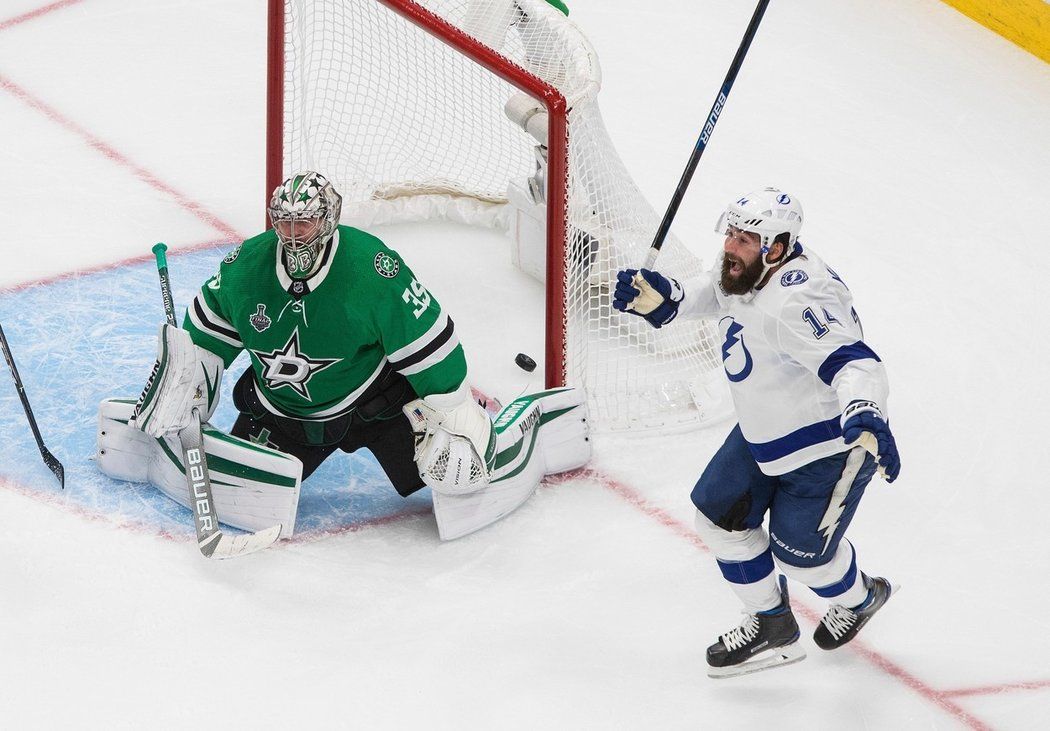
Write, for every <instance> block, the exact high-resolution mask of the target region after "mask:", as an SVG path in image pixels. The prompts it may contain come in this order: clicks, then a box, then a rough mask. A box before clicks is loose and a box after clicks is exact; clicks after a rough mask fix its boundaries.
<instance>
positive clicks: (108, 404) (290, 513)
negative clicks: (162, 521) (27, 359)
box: [97, 399, 303, 538]
mask: <svg viewBox="0 0 1050 731" xmlns="http://www.w3.org/2000/svg"><path fill="white" fill-rule="evenodd" d="M134 409H135V401H134V400H133V399H106V400H104V401H102V402H101V403H100V404H99V427H98V455H97V457H98V465H99V469H100V470H101V471H102V472H103V473H104V474H106V475H108V476H110V477H112V478H114V479H117V480H126V481H128V482H150V483H152V484H153V485H155V486H156V487H157V488H158V489H159V490H160V491H161V492H163V493H164V494H165V495H167V496H168V497H170V498H171V499H172V500H174V501H175V502H177V503H179V504H180V505H182V506H184V507H186V508H189V507H190V495H189V489H188V488H187V486H186V477H185V473H184V471H183V467H182V447H181V446H180V444H179V440H178V437H177V436H176V435H174V434H173V435H170V436H167V437H164V438H162V439H153V438H152V437H150V436H148V435H146V434H144V433H143V432H141V431H139V430H138V429H136V428H135V427H133V426H129V425H128V420H129V419H130V418H131V415H132V413H133V412H134ZM203 436H204V451H205V454H206V455H207V458H208V469H209V472H210V473H211V480H212V497H213V499H214V503H215V512H216V514H217V515H218V517H219V521H220V522H222V523H225V524H226V525H230V526H233V527H234V528H240V529H241V530H247V531H258V530H262V529H265V528H270V527H272V526H273V525H275V524H277V523H280V524H281V526H282V529H281V537H282V538H288V537H290V536H291V535H292V534H293V532H294V530H295V516H296V513H297V511H298V508H299V489H300V485H301V482H302V470H303V466H302V463H301V462H300V461H299V459H298V458H297V457H293V456H292V455H289V454H284V453H282V452H279V451H277V450H275V449H270V448H267V447H264V446H262V445H258V444H253V443H251V442H249V441H247V440H244V439H238V438H237V437H232V436H229V435H228V434H224V433H223V432H220V431H218V430H217V429H214V428H212V427H211V426H209V425H207V424H205V425H204V428H203Z"/></svg>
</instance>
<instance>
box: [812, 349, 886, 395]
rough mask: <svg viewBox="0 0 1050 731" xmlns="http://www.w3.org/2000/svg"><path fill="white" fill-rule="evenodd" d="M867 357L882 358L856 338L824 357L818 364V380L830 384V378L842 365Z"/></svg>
mask: <svg viewBox="0 0 1050 731" xmlns="http://www.w3.org/2000/svg"><path fill="white" fill-rule="evenodd" d="M867 358H872V359H874V360H877V361H880V362H881V360H882V359H881V358H879V356H877V355H876V354H875V351H874V350H872V349H871V348H869V347H868V346H867V345H865V344H864V341H863V340H858V341H857V342H855V343H853V345H843V346H842V347H841V348H839V349H838V350H836V351H835V352H834V353H832V354H831V355H829V356H828V357H827V358H825V359H824V362H823V363H821V364H820V368H818V369H817V375H818V376H819V377H820V380H822V381H824V383H826V384H828V385H829V386H830V385H831V382H832V380H834V378H835V376H836V375H837V374H838V372H839V371H841V370H842V367H843V366H844V365H846V364H847V363H849V362H851V361H854V360H865V359H867Z"/></svg>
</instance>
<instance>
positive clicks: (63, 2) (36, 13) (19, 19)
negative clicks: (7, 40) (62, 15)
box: [0, 0, 83, 31]
mask: <svg viewBox="0 0 1050 731" xmlns="http://www.w3.org/2000/svg"><path fill="white" fill-rule="evenodd" d="M79 2H83V0H58V2H55V3H51V4H50V5H44V6H43V7H40V8H37V9H36V10H30V11H29V12H28V13H22V14H21V15H16V16H15V17H13V18H8V19H7V20H5V21H2V22H0V31H5V30H7V29H8V28H13V27H15V26H16V25H21V24H22V23H25V22H26V21H27V20H33V19H34V18H39V17H40V16H41V15H47V14H48V13H50V12H52V11H53V10H61V9H62V8H68V7H69V6H70V5H76V4H77V3H79Z"/></svg>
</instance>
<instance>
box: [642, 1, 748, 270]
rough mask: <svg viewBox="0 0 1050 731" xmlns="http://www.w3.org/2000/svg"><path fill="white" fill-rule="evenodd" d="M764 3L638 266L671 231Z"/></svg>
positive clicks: (648, 261) (650, 259)
mask: <svg viewBox="0 0 1050 731" xmlns="http://www.w3.org/2000/svg"><path fill="white" fill-rule="evenodd" d="M768 5H769V0H759V2H758V7H756V8H755V13H754V15H752V16H751V22H750V23H749V24H748V26H747V30H746V31H745V32H744V38H743V39H742V40H741V41H740V47H739V48H737V50H736V55H735V56H734V57H733V63H732V64H730V66H729V72H728V73H727V74H726V78H725V81H723V82H722V88H721V89H719V91H718V96H717V97H715V103H714V104H713V105H711V111H710V112H709V113H708V115H707V121H706V122H705V123H704V128H703V130H701V132H700V138H699V139H697V141H696V146H695V147H693V152H692V154H691V155H690V156H689V162H688V163H686V166H685V172H683V173H682V178H681V180H679V181H678V187H676V188H675V191H674V195H672V196H671V202H670V203H669V204H668V205H667V211H666V212H665V213H664V217H663V220H661V221H660V227H659V228H658V229H657V230H656V236H655V237H654V238H653V244H652V246H651V247H650V248H649V252H648V253H647V254H646V255H645V263H644V264H642V267H641V268H642V269H649V270H652V268H653V265H654V264H656V257H657V256H659V254H660V249H662V248H663V245H664V239H666V238H667V232H668V231H670V230H671V222H672V221H674V217H675V214H677V213H678V206H680V205H681V204H682V199H683V198H684V197H685V191H686V189H687V188H688V187H689V181H691V180H692V179H693V173H694V172H695V171H696V166H697V165H698V164H699V163H700V157H701V156H702V155H703V154H704V150H706V149H707V143H708V140H710V139H711V133H712V132H714V131H715V125H716V124H718V117H719V116H720V115H721V114H722V109H723V108H724V106H725V103H726V99H727V98H728V97H729V92H730V91H732V89H733V82H734V81H736V76H737V74H738V73H739V72H740V67H741V66H743V65H744V57H745V56H746V55H747V51H748V49H749V48H750V47H751V41H752V40H753V39H754V37H755V33H757V32H758V24H759V23H761V22H762V16H763V15H764V14H765V12H766V7H767V6H768ZM640 276H641V275H639V274H636V275H635V277H636V278H638V277H640ZM636 282H637V279H636Z"/></svg>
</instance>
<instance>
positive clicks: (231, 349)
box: [182, 266, 244, 368]
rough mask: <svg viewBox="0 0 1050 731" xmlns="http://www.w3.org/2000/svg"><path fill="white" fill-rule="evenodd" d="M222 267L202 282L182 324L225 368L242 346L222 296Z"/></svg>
mask: <svg viewBox="0 0 1050 731" xmlns="http://www.w3.org/2000/svg"><path fill="white" fill-rule="evenodd" d="M222 275H223V271H222V267H221V266H220V268H219V271H218V273H216V274H215V276H213V277H212V278H211V279H209V280H208V281H207V282H205V283H204V286H202V287H201V289H200V292H198V293H197V296H196V297H194V298H193V301H192V302H191V303H190V305H189V307H187V308H186V317H185V318H184V319H183V322H182V327H183V329H184V330H188V331H189V333H190V338H191V339H192V340H193V342H194V344H196V345H197V346H199V347H201V348H204V349H205V350H207V351H210V352H212V353H215V355H217V356H219V357H220V358H222V360H223V363H224V364H225V366H226V367H227V368H229V367H230V364H231V363H233V361H234V359H235V358H236V357H237V355H238V354H239V353H240V352H241V351H242V350H244V343H243V342H241V336H240V334H239V333H238V332H237V329H236V328H235V327H234V326H233V325H231V324H230V321H229V318H228V316H227V315H226V309H227V308H226V306H225V303H224V301H223V296H222V288H221V286H220V285H221V282H222Z"/></svg>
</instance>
